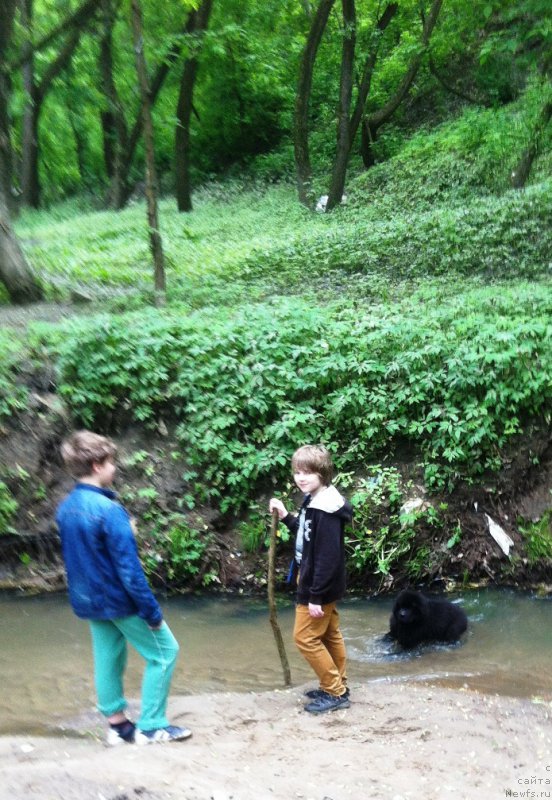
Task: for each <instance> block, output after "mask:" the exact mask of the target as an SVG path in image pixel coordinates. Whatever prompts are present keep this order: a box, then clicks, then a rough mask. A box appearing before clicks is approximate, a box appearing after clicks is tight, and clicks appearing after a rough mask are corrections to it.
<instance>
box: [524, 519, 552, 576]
mask: <svg viewBox="0 0 552 800" xmlns="http://www.w3.org/2000/svg"><path fill="white" fill-rule="evenodd" d="M519 529H520V531H521V533H522V534H523V538H524V540H525V546H526V548H527V556H528V558H529V561H530V563H532V564H534V563H535V562H537V561H539V560H540V559H542V558H552V510H550V511H547V512H546V513H545V514H543V516H542V518H541V519H540V520H539V521H538V522H527V521H524V520H521V521H520V522H519Z"/></svg>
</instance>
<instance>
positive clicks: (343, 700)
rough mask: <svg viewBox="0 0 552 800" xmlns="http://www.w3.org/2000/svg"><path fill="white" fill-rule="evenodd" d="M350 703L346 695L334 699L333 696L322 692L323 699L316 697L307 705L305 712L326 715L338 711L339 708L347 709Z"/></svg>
mask: <svg viewBox="0 0 552 800" xmlns="http://www.w3.org/2000/svg"><path fill="white" fill-rule="evenodd" d="M350 705H351V702H350V700H349V696H348V694H346V693H345V694H342V695H341V697H335V696H334V695H333V694H328V693H327V692H323V697H318V698H317V699H316V700H313V702H312V703H307V705H306V706H305V711H308V712H309V714H326V713H327V712H328V711H338V710H339V709H340V708H349V706H350Z"/></svg>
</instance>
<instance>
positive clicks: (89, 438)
mask: <svg viewBox="0 0 552 800" xmlns="http://www.w3.org/2000/svg"><path fill="white" fill-rule="evenodd" d="M116 452H117V445H116V444H115V442H114V441H112V440H111V439H108V438H107V436H100V435H99V434H98V433H92V431H75V433H73V434H72V435H71V436H70V437H69V438H68V439H66V440H65V441H64V442H63V444H62V445H61V456H62V458H63V461H64V463H65V466H66V467H67V468H68V469H69V470H70V472H71V474H72V475H74V476H75V478H83V477H84V476H85V475H90V474H91V473H92V465H93V464H103V462H104V461H105V460H106V459H108V458H114V456H115V454H116Z"/></svg>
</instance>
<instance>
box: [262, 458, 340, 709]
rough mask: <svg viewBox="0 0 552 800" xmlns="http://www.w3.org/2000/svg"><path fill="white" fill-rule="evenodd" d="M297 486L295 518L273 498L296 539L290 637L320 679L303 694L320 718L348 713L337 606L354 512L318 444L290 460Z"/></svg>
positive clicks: (270, 504)
mask: <svg viewBox="0 0 552 800" xmlns="http://www.w3.org/2000/svg"><path fill="white" fill-rule="evenodd" d="M291 470H292V473H293V478H294V480H295V483H296V484H297V486H298V487H299V489H301V491H302V492H303V495H304V497H303V503H302V505H301V508H300V510H299V514H297V515H295V514H288V511H287V509H286V507H285V506H284V504H283V503H282V501H281V500H278V499H277V498H275V497H273V498H272V499H271V500H270V503H269V509H270V511H273V510H275V509H276V511H277V512H278V516H279V517H280V519H281V520H282V522H283V523H284V525H286V527H287V528H288V529H289V530H290V531H291V532H292V533H294V534H295V563H294V566H295V570H294V572H295V574H296V575H298V579H297V606H296V610H295V627H294V630H293V637H294V640H295V644H296V645H297V647H298V649H299V651H300V652H301V653H302V655H303V656H304V657H305V658H306V660H307V661H308V663H309V664H310V665H311V667H312V668H313V670H314V671H315V673H316V675H317V676H318V681H319V688H318V689H311V690H310V691H308V692H306V695H307V697H308V698H309V699H310V700H311V702H310V703H308V704H307V705H306V706H305V710H306V711H308V712H309V713H311V714H324V713H326V712H328V711H336V710H338V709H341V708H348V707H349V705H350V701H349V690H348V688H347V674H346V662H347V654H346V651H345V643H344V641H343V636H342V633H341V630H340V628H339V614H338V611H337V607H336V603H337V601H338V600H340V599H341V598H342V597H343V595H344V593H345V541H344V529H345V525H346V524H347V523H348V522H350V521H351V517H352V508H351V505H350V503H349V502H348V501H347V500H346V499H345V498H344V497H342V496H341V495H340V494H339V492H338V491H337V489H336V488H335V486H332V484H331V481H332V472H333V467H332V461H331V457H330V454H329V452H328V451H327V450H326V448H325V447H322V446H320V445H305V446H304V447H300V448H299V449H298V450H296V451H295V453H294V454H293V457H292V459H291Z"/></svg>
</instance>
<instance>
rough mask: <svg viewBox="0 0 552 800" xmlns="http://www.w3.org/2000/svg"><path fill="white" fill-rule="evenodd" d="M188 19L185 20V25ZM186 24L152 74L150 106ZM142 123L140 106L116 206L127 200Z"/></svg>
mask: <svg viewBox="0 0 552 800" xmlns="http://www.w3.org/2000/svg"><path fill="white" fill-rule="evenodd" d="M187 24H188V21H187V22H186V26H187ZM186 26H184V28H183V30H182V31H181V32H180V35H179V36H177V37H176V39H175V41H174V43H173V44H172V45H171V47H170V49H169V52H168V53H167V55H166V56H165V57H164V58H163V60H162V61H161V63H160V64H159V66H158V67H157V70H156V72H155V75H154V76H153V80H152V81H151V84H150V92H149V102H150V107H151V108H153V106H154V105H155V102H156V100H157V97H158V96H159V92H160V91H161V89H162V87H163V84H164V83H165V79H166V77H167V75H168V74H169V71H170V68H171V66H172V65H173V64H174V63H175V61H177V60H178V57H179V56H180V53H181V51H182V40H183V36H182V34H185V33H186ZM142 125H143V113H142V108H140V109H139V112H138V116H137V117H136V120H135V122H134V125H133V127H132V130H131V131H130V135H129V137H128V146H127V148H126V151H125V153H124V156H123V159H122V164H121V185H122V186H123V188H124V195H123V196H122V197H121V203H120V205H118V206H117V208H123V206H125V205H126V203H127V202H128V198H129V196H130V192H131V187H130V181H129V179H128V176H129V173H130V168H131V166H132V160H133V158H134V152H135V150H136V146H137V144H138V142H139V141H140V136H141V135H142Z"/></svg>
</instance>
